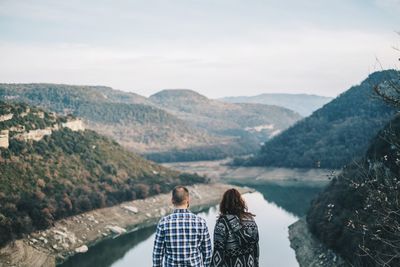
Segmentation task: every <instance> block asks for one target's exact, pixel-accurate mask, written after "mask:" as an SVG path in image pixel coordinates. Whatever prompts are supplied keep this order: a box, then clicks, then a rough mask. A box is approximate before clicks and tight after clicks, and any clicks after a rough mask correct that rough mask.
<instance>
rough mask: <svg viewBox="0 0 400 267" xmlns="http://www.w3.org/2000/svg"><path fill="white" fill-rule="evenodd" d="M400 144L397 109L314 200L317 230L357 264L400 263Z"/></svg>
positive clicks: (311, 217) (312, 221) (311, 216)
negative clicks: (391, 118)
mask: <svg viewBox="0 0 400 267" xmlns="http://www.w3.org/2000/svg"><path fill="white" fill-rule="evenodd" d="M399 148H400V116H399V115H397V116H396V117H395V118H394V119H393V120H392V121H390V123H388V124H387V125H386V127H385V128H384V129H382V130H381V131H380V132H379V134H378V135H377V136H376V137H375V138H373V139H372V142H371V144H370V146H369V148H368V150H367V151H366V153H365V154H364V156H363V158H362V159H360V160H358V161H357V162H355V163H352V164H350V165H349V166H347V167H346V168H345V169H344V170H343V171H342V172H341V173H340V174H339V175H338V176H337V177H335V178H334V179H333V180H332V182H331V184H330V185H329V186H328V187H327V188H326V189H325V190H324V192H322V193H321V194H320V195H319V196H318V197H317V198H316V199H314V200H313V201H312V205H311V208H310V209H309V211H308V214H307V223H308V226H309V228H310V230H311V232H312V233H313V234H314V235H315V236H316V237H317V238H318V239H319V240H320V241H321V242H323V243H324V244H325V245H326V246H328V247H329V248H331V249H333V250H334V251H335V252H337V253H339V254H340V255H341V256H343V257H344V258H345V259H346V260H348V262H350V263H351V264H350V265H351V266H400V254H399V251H398V244H399V236H400V216H399V212H398V211H399V210H400V201H399V200H400V191H399V179H398V177H399V173H400V168H399V155H400V150H399Z"/></svg>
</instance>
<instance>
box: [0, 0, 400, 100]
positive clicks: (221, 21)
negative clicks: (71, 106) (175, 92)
mask: <svg viewBox="0 0 400 267" xmlns="http://www.w3.org/2000/svg"><path fill="white" fill-rule="evenodd" d="M396 31H400V0H335V1H332V0H304V1H300V0H142V1H136V0H84V1H83V0H68V1H65V0H63V1H58V0H18V1H16V0H0V82H15V83H28V82H51V83H67V84H89V85H108V86H112V87H114V88H117V89H122V90H126V91H133V92H136V93H139V94H142V95H146V96H148V95H151V94H152V93H155V92H157V91H158V90H160V89H164V88H191V89H194V90H196V91H198V92H200V93H203V94H205V95H207V96H209V97H221V96H228V95H255V94H259V93H267V92H288V93H300V92H304V93H313V94H321V95H328V96H335V95H337V94H339V93H341V92H343V91H344V90H346V89H348V88H349V87H350V86H351V85H354V84H357V83H359V82H360V81H361V80H362V79H364V78H365V77H366V76H367V75H368V74H369V73H371V72H373V71H375V70H379V69H381V66H380V64H381V65H382V66H383V68H394V67H396V64H398V60H397V59H398V57H399V53H398V52H396V51H395V50H394V49H393V46H398V45H399V44H400V35H398V34H396ZM377 59H378V60H379V62H380V63H379V64H378V62H377Z"/></svg>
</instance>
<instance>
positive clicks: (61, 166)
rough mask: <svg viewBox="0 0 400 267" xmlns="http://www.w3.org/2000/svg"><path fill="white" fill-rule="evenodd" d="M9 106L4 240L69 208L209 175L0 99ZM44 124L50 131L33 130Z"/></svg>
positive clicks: (2, 155)
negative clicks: (169, 165) (176, 167)
mask: <svg viewBox="0 0 400 267" xmlns="http://www.w3.org/2000/svg"><path fill="white" fill-rule="evenodd" d="M9 114H12V115H13V116H12V118H10V117H11V116H8V117H2V118H3V121H0V130H2V131H4V130H7V131H9V146H8V148H7V147H0V244H4V243H5V242H7V241H9V240H11V239H13V238H16V237H19V236H20V235H21V234H23V233H29V232H31V231H33V230H35V229H43V228H47V227H49V226H51V225H52V224H53V222H54V221H56V220H58V219H61V218H64V217H67V216H70V215H74V214H77V213H81V212H84V211H88V210H91V209H95V208H101V207H105V206H111V205H114V204H116V203H119V202H122V201H127V200H132V199H137V198H145V197H147V196H150V195H154V194H158V193H161V192H167V191H169V190H171V189H172V188H173V187H174V186H175V185H177V184H193V183H199V182H200V183H202V182H205V180H204V178H202V177H199V176H196V175H189V174H182V173H178V172H175V171H171V170H169V169H166V168H164V167H161V166H159V165H157V164H154V163H152V162H149V161H147V160H145V159H143V158H141V157H139V156H137V155H135V154H133V153H132V152H128V151H127V150H125V149H124V148H122V147H121V146H120V145H119V144H117V143H116V142H115V141H112V140H110V139H109V138H106V137H103V136H100V135H98V134H97V133H96V132H94V131H91V130H76V131H72V130H71V129H69V128H68V127H63V125H66V124H63V123H65V122H66V121H68V120H70V118H66V117H57V116H55V115H53V114H49V113H47V112H44V111H43V110H40V109H37V108H35V107H31V106H27V105H25V104H6V103H2V102H0V115H9ZM29 127H30V128H29ZM41 129H48V131H47V132H45V134H43V135H40V136H38V135H30V133H29V131H32V130H41ZM31 133H32V132H31ZM18 134H23V135H24V136H25V137H24V138H18Z"/></svg>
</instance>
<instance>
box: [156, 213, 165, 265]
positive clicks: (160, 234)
mask: <svg viewBox="0 0 400 267" xmlns="http://www.w3.org/2000/svg"><path fill="white" fill-rule="evenodd" d="M164 239H165V235H164V222H163V219H161V220H160V222H159V223H158V225H157V231H156V238H155V239H154V247H153V267H162V263H163V258H164V248H165V242H164V241H165V240H164Z"/></svg>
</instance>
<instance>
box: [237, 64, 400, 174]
mask: <svg viewBox="0 0 400 267" xmlns="http://www.w3.org/2000/svg"><path fill="white" fill-rule="evenodd" d="M398 75H399V72H398V71H394V70H388V71H381V72H376V73H373V74H371V75H370V76H369V77H368V78H367V79H366V80H365V81H363V82H362V83H361V84H360V85H356V86H353V87H352V88H350V89H349V90H348V91H346V92H344V93H343V94H341V95H340V96H338V97H337V98H336V99H334V100H333V101H332V102H330V103H328V104H326V105H325V106H324V107H323V108H321V109H319V110H317V111H315V112H314V113H313V114H312V115H311V116H310V117H307V118H305V119H303V120H301V121H300V122H298V123H296V124H295V125H294V126H292V127H290V128H289V129H288V130H286V131H284V132H283V133H281V134H280V135H278V136H276V137H275V138H273V139H272V140H271V141H269V142H267V143H265V145H264V146H263V147H262V148H261V151H260V152H259V153H258V154H257V155H256V156H254V157H253V158H251V159H249V160H245V161H242V160H237V161H236V164H245V165H258V166H278V167H300V168H311V167H321V168H341V167H342V166H344V165H345V164H348V163H351V161H352V160H353V159H354V158H356V157H359V156H360V155H363V153H365V151H366V150H367V148H368V144H369V142H370V140H371V139H372V138H373V137H374V136H375V135H376V134H377V132H378V131H379V130H380V129H381V128H382V127H383V126H384V125H385V124H386V123H387V122H388V121H389V120H390V119H391V118H392V117H393V115H394V114H395V113H396V110H395V109H394V108H392V107H390V106H388V105H387V104H386V103H384V102H383V100H382V99H380V98H378V97H377V96H376V95H375V94H374V90H373V88H374V87H375V86H376V85H379V84H382V83H384V82H385V81H393V82H398Z"/></svg>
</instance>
